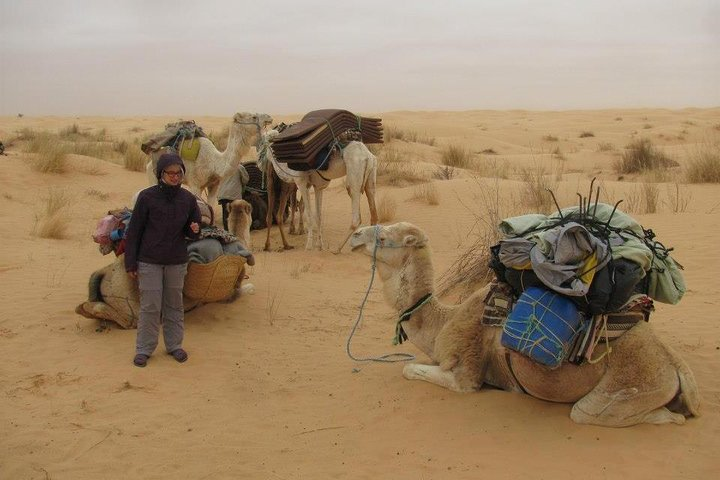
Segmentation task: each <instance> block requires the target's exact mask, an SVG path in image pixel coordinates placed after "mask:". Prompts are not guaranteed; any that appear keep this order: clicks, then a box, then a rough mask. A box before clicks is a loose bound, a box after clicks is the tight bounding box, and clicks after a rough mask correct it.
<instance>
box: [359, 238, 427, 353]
mask: <svg viewBox="0 0 720 480" xmlns="http://www.w3.org/2000/svg"><path fill="white" fill-rule="evenodd" d="M379 246H380V225H375V246H374V247H373V255H372V264H371V266H370V269H371V270H372V273H371V275H370V282H369V283H368V287H367V290H365V297H364V298H363V301H362V303H360V310H359V312H358V316H357V319H356V320H355V324H354V325H353V327H352V330H351V331H350V335H349V336H348V339H347V343H346V344H345V351H346V352H347V354H348V357H350V359H352V360H355V361H356V362H385V363H394V362H408V361H411V360H415V355H413V354H411V353H404V352H398V353H387V354H385V355H380V356H379V357H365V358H357V357H355V356H354V355H353V354H352V352H351V351H350V342H351V341H352V338H353V336H354V335H355V331H356V330H357V328H358V325H359V324H360V320H362V317H363V310H364V309H365V303H366V302H367V299H368V297H369V296H370V290H371V289H372V286H373V282H374V281H375V270H376V269H377V250H378V247H379ZM383 247H386V248H401V247H400V246H397V245H392V244H383ZM418 308H419V307H418ZM406 340H407V338H406Z"/></svg>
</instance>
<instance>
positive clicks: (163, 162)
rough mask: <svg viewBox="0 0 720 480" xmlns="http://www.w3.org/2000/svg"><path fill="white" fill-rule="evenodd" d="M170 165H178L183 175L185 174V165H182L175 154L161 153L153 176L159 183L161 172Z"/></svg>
mask: <svg viewBox="0 0 720 480" xmlns="http://www.w3.org/2000/svg"><path fill="white" fill-rule="evenodd" d="M170 165H180V168H182V171H183V173H185V164H184V163H183V161H182V158H180V156H179V155H178V154H177V153H163V154H162V155H160V158H159V159H158V163H157V167H156V168H155V176H156V177H157V179H158V181H160V177H162V172H163V170H165V169H166V168H167V167H169V166H170Z"/></svg>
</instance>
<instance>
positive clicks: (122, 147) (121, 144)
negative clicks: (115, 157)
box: [112, 140, 130, 155]
mask: <svg viewBox="0 0 720 480" xmlns="http://www.w3.org/2000/svg"><path fill="white" fill-rule="evenodd" d="M112 148H113V150H115V151H116V152H118V153H119V154H120V155H125V152H127V151H128V148H130V143H129V142H128V141H127V140H120V141H115V142H114V143H113V147H112Z"/></svg>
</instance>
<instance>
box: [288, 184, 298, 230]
mask: <svg viewBox="0 0 720 480" xmlns="http://www.w3.org/2000/svg"><path fill="white" fill-rule="evenodd" d="M293 186H294V190H293V192H292V194H291V195H290V196H289V197H288V202H289V203H290V228H289V229H288V233H289V234H290V235H296V233H295V232H296V229H295V209H296V207H297V195H295V190H297V186H296V185H295V184H293Z"/></svg>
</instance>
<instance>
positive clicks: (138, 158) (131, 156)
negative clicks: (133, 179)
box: [123, 145, 150, 172]
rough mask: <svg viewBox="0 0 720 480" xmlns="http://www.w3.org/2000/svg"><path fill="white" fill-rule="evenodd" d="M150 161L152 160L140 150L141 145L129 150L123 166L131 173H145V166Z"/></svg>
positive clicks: (125, 155)
mask: <svg viewBox="0 0 720 480" xmlns="http://www.w3.org/2000/svg"><path fill="white" fill-rule="evenodd" d="M149 161H150V158H149V157H148V156H147V155H145V152H143V151H142V150H140V146H139V145H133V146H132V147H131V148H128V149H127V150H126V151H125V154H124V155H123V166H124V167H125V169H126V170H130V171H131V172H144V171H145V166H146V165H147V163H148V162H149Z"/></svg>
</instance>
